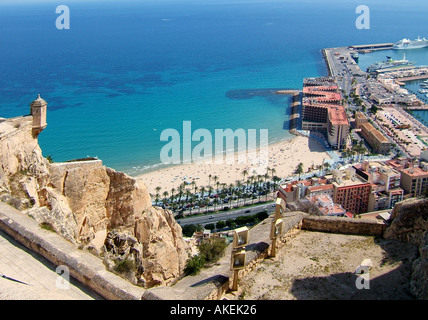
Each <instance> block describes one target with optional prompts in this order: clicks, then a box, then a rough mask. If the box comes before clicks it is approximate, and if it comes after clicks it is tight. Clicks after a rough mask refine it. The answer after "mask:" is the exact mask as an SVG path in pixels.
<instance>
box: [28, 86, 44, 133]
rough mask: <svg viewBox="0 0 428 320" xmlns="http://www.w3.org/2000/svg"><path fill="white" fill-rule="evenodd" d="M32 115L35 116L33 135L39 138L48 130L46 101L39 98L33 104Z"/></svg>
mask: <svg viewBox="0 0 428 320" xmlns="http://www.w3.org/2000/svg"><path fill="white" fill-rule="evenodd" d="M30 107H31V115H32V116H33V135H34V136H35V137H37V136H38V135H39V134H40V132H42V130H43V129H44V128H46V126H47V123H46V112H47V107H48V104H47V102H46V101H45V100H43V99H42V98H41V97H40V94H39V95H38V96H37V99H36V100H34V101H33V102H31V105H30Z"/></svg>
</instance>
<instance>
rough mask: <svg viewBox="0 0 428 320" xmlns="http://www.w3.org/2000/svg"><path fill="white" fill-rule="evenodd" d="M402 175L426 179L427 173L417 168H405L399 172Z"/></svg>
mask: <svg viewBox="0 0 428 320" xmlns="http://www.w3.org/2000/svg"><path fill="white" fill-rule="evenodd" d="M401 172H402V173H404V174H406V175H409V176H411V177H415V178H416V177H423V178H425V177H428V171H424V170H422V169H421V168H419V167H413V168H407V169H403V170H401Z"/></svg>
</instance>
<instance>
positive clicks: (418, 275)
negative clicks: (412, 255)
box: [410, 231, 428, 300]
mask: <svg viewBox="0 0 428 320" xmlns="http://www.w3.org/2000/svg"><path fill="white" fill-rule="evenodd" d="M419 254H420V256H419V258H418V259H416V260H415V261H414V262H413V265H412V279H411V281H410V290H411V291H412V293H413V294H414V295H415V296H416V297H417V298H418V299H421V300H428V231H427V232H425V235H424V237H423V241H422V243H421V245H420V247H419Z"/></svg>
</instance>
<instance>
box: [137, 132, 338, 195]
mask: <svg viewBox="0 0 428 320" xmlns="http://www.w3.org/2000/svg"><path fill="white" fill-rule="evenodd" d="M266 149H267V155H266V157H265V158H263V159H262V160H264V159H266V160H267V162H266V163H263V164H261V163H260V158H261V157H260V152H259V151H260V150H259V148H258V149H257V150H249V151H248V153H249V154H252V155H254V154H255V152H256V157H255V158H253V157H251V156H248V155H247V158H246V159H247V161H246V162H245V163H238V161H237V160H238V156H239V154H240V153H238V152H235V153H234V160H235V161H234V162H233V163H222V164H215V163H208V164H207V163H204V162H203V161H198V162H193V163H190V164H178V165H173V166H168V167H165V168H161V169H157V170H154V171H150V172H147V173H142V174H139V175H137V176H134V178H135V179H137V180H142V181H143V182H144V183H145V184H146V186H147V188H148V191H149V193H150V194H153V195H154V194H155V193H156V187H160V188H161V190H160V191H159V195H160V197H161V198H163V193H164V192H165V191H167V192H168V193H169V195H171V190H172V188H174V189H175V192H177V190H178V187H179V185H180V184H182V183H183V182H186V183H187V186H186V188H188V189H190V190H191V191H192V192H193V191H194V186H193V185H192V184H191V183H192V181H195V183H196V185H197V186H198V187H201V186H204V187H208V186H209V185H211V186H212V187H213V188H214V189H215V188H216V183H217V181H218V182H219V183H226V184H227V185H230V184H231V183H232V184H235V183H236V181H237V180H239V181H241V182H244V176H243V174H242V172H243V171H244V170H247V172H248V174H247V175H246V177H245V180H247V179H248V177H249V176H251V175H253V174H257V175H264V174H266V173H267V174H268V175H269V177H272V175H276V176H278V177H280V178H285V177H288V176H290V175H292V174H293V173H294V171H295V169H296V168H297V166H298V164H299V163H300V162H301V163H303V168H304V171H305V172H306V171H307V170H308V168H309V167H313V168H316V166H318V165H321V164H322V163H323V161H324V160H328V159H331V158H330V156H329V155H328V153H327V152H326V150H325V148H324V147H323V145H322V144H321V143H320V142H319V141H317V140H316V139H314V138H309V137H303V136H293V137H291V138H290V139H285V140H282V141H279V142H275V143H272V144H269V145H268V146H267V147H266ZM245 153H247V152H245ZM241 155H242V153H241ZM309 155H310V156H309ZM267 167H269V168H270V169H275V172H274V173H273V174H272V172H266V168H267ZM210 175H211V177H210ZM214 176H217V177H218V180H217V181H214V179H213V177H214Z"/></svg>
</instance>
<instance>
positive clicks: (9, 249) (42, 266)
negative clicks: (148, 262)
mask: <svg viewBox="0 0 428 320" xmlns="http://www.w3.org/2000/svg"><path fill="white" fill-rule="evenodd" d="M55 270H56V268H55V266H54V265H53V264H52V263H50V262H49V261H48V260H46V259H45V258H43V257H41V256H40V255H38V254H36V253H34V252H32V251H30V250H28V249H27V248H25V247H24V246H22V245H21V244H19V243H18V242H16V241H15V240H13V239H12V238H10V237H9V236H8V235H6V234H5V233H4V232H3V231H0V299H1V300H98V299H102V298H101V297H100V296H99V295H97V294H96V293H93V292H91V291H88V290H87V289H86V288H85V287H83V286H82V285H80V284H79V283H78V282H77V281H75V280H74V279H70V285H69V286H68V288H65V287H64V289H60V287H61V286H59V288H58V287H57V281H58V282H59V280H58V278H59V277H60V276H59V274H58V273H56V272H55ZM60 280H61V279H60Z"/></svg>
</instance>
